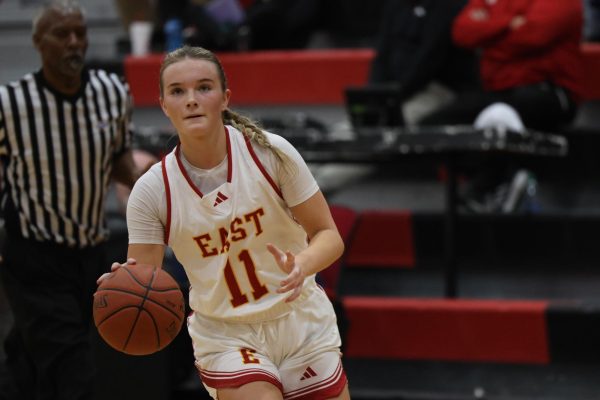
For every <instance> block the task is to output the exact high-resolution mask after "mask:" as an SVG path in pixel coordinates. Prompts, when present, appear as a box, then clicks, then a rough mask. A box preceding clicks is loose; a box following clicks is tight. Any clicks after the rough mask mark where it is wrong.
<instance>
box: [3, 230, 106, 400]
mask: <svg viewBox="0 0 600 400" xmlns="http://www.w3.org/2000/svg"><path fill="white" fill-rule="evenodd" d="M3 247H4V248H3V252H2V257H3V261H2V264H1V265H0V277H1V279H2V283H3V285H4V289H5V292H6V297H7V299H8V302H9V305H10V307H11V310H12V313H13V317H14V326H13V327H12V330H11V331H10V332H9V334H8V336H7V338H6V341H5V343H4V348H5V352H6V376H4V377H2V386H1V387H0V399H3V400H4V399H7V400H8V399H10V400H13V399H14V400H17V399H18V400H29V399H35V400H50V399H53V400H59V399H60V400H75V399H77V400H81V399H86V400H87V399H91V398H92V397H93V392H94V385H95V383H94V374H95V363H94V361H93V354H92V353H93V352H92V343H91V340H90V333H91V331H90V328H92V327H93V324H92V295H93V293H94V291H95V290H96V279H97V278H98V277H99V276H100V275H101V273H102V272H104V271H106V270H108V269H109V266H108V265H107V263H106V260H105V251H104V250H105V246H104V245H100V246H96V247H92V248H87V249H73V248H67V247H63V246H58V245H53V244H43V243H38V242H35V241H30V240H24V239H21V238H18V239H15V238H14V237H12V236H10V235H9V237H8V238H7V239H6V241H5V243H4V246H3Z"/></svg>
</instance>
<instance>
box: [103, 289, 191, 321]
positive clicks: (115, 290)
mask: <svg viewBox="0 0 600 400" xmlns="http://www.w3.org/2000/svg"><path fill="white" fill-rule="evenodd" d="M152 290H154V289H152ZM174 290H175V289H174ZM177 290H178V289H177ZM98 292H120V293H127V294H130V295H132V296H137V297H140V298H142V299H145V300H148V301H149V302H151V303H153V304H156V305H157V306H159V307H161V308H164V309H165V310H166V311H168V312H170V313H171V314H173V315H174V316H176V317H177V319H179V320H181V321H183V319H184V318H185V313H184V315H183V316H182V317H179V315H178V314H177V313H176V312H175V311H173V310H171V309H170V308H167V307H165V306H164V304H161V303H159V302H157V301H156V300H153V299H150V298H147V297H144V296H143V295H141V294H139V293H134V292H130V291H128V290H125V289H117V288H102V289H98ZM143 304H144V302H142V303H141V304H140V305H139V306H136V307H141V306H142V305H143Z"/></svg>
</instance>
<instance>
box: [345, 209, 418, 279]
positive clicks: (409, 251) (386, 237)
mask: <svg viewBox="0 0 600 400" xmlns="http://www.w3.org/2000/svg"><path fill="white" fill-rule="evenodd" d="M412 229H413V228H412V217H411V213H410V212H409V211H404V210H390V211H379V210H367V211H363V212H362V213H361V214H360V217H359V219H358V222H357V226H356V229H355V232H354V235H353V237H352V242H351V244H350V248H349V249H348V256H347V258H346V265H347V266H348V267H385V268H398V267H400V268H407V267H408V268H411V267H414V265H415V246H414V242H413V232H412Z"/></svg>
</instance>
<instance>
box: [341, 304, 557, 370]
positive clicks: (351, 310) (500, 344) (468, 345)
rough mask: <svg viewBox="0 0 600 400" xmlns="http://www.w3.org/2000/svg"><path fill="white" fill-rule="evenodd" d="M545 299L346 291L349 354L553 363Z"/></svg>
mask: <svg viewBox="0 0 600 400" xmlns="http://www.w3.org/2000/svg"><path fill="white" fill-rule="evenodd" d="M547 306H548V302H546V301H512V300H502V301H495V300H452V299H407V298H392V297H379V298H377V297H346V298H344V307H345V309H346V313H347V317H348V319H349V327H350V329H349V331H348V335H347V338H346V352H345V355H346V356H347V357H364V358H389V359H392V358H397V359H406V360H443V361H471V362H507V363H535V364H547V363H549V358H550V356H549V351H548V339H547V332H546V318H545V310H546V308H547Z"/></svg>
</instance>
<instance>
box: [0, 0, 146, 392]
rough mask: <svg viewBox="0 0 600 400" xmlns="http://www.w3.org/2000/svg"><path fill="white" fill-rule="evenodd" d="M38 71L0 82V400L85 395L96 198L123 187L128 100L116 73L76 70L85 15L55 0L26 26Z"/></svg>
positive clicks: (100, 218) (84, 40) (98, 231)
mask: <svg viewBox="0 0 600 400" xmlns="http://www.w3.org/2000/svg"><path fill="white" fill-rule="evenodd" d="M33 45H34V46H35V48H36V50H37V51H38V52H39V54H40V57H41V69H39V70H38V71H36V72H33V73H29V74H26V75H25V76H23V77H22V78H21V79H20V80H18V81H15V82H12V83H8V84H6V85H4V86H0V161H1V164H2V171H3V174H4V179H3V182H2V212H3V217H4V222H5V230H6V232H5V233H6V236H5V239H4V242H3V243H2V262H1V264H0V278H1V281H2V284H3V286H4V290H5V294H6V297H7V299H8V303H9V305H10V308H11V311H12V315H13V317H14V326H13V327H12V330H11V331H10V332H9V334H8V336H7V338H6V341H5V343H4V348H5V353H6V360H5V362H6V368H5V369H4V370H5V371H6V372H7V375H6V376H3V377H2V378H1V381H2V386H1V387H0V398H2V399H3V400H6V399H10V400H12V399H14V400H29V399H80V400H81V399H91V398H92V395H93V388H94V371H95V363H94V362H93V356H92V350H91V347H92V345H91V341H90V337H91V336H90V328H91V327H92V326H93V325H92V323H91V322H92V315H91V313H92V295H93V293H94V291H95V289H96V286H95V281H96V279H97V277H98V275H99V274H101V273H102V271H105V270H107V269H108V268H107V267H108V264H107V263H106V257H105V251H106V245H105V242H106V240H107V236H108V231H107V227H106V223H105V218H104V207H105V204H104V202H105V197H106V193H107V190H108V185H109V182H110V181H111V178H114V179H116V180H117V181H119V182H122V183H123V184H125V185H128V186H130V187H131V186H133V184H134V182H135V180H136V179H137V177H138V176H139V175H140V171H138V169H137V168H135V166H134V163H133V159H132V156H131V149H130V146H131V140H132V131H131V130H130V117H131V116H130V114H131V99H130V96H129V91H128V87H127V85H126V84H125V83H123V82H122V81H121V80H120V79H119V77H117V76H116V75H114V74H109V73H107V72H105V71H103V70H88V69H86V68H84V58H85V54H86V50H87V47H88V37H87V27H86V20H85V17H84V13H83V11H82V9H81V7H80V6H79V4H78V3H77V2H76V1H70V0H56V1H53V2H51V3H49V4H48V5H46V6H44V7H43V8H42V9H41V11H40V12H39V13H38V14H37V15H36V17H35V18H34V20H33Z"/></svg>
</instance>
